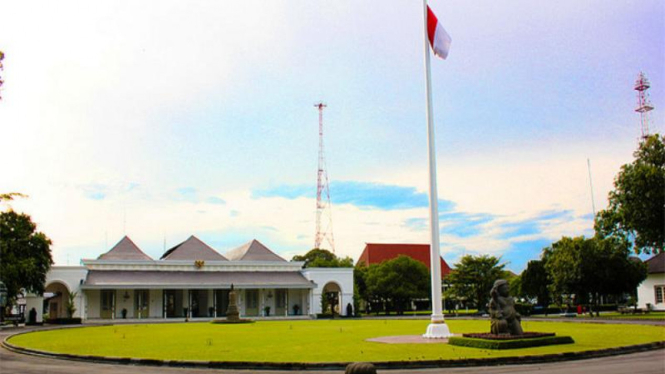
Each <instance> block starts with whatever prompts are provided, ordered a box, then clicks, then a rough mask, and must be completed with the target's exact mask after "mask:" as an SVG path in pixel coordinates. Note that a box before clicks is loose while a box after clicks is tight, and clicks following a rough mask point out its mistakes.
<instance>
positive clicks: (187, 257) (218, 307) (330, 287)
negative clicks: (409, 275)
mask: <svg viewBox="0 0 665 374" xmlns="http://www.w3.org/2000/svg"><path fill="white" fill-rule="evenodd" d="M81 263H82V266H76V267H70V266H67V267H64V266H55V267H53V268H52V269H51V270H50V271H49V273H48V274H47V281H46V292H45V295H47V300H46V304H47V307H46V313H48V318H49V319H53V318H62V317H67V315H66V313H67V304H68V303H69V302H70V300H72V301H73V303H74V306H75V307H76V312H75V313H74V315H73V316H74V317H80V318H82V319H84V320H97V319H100V320H117V319H147V318H150V319H162V318H163V319H169V318H180V319H196V318H220V317H224V316H225V315H226V310H227V308H228V295H229V291H230V289H231V287H233V288H234V289H235V290H236V292H237V295H238V300H237V302H238V307H239V309H240V314H241V316H243V317H250V318H251V317H287V316H315V315H316V314H317V313H320V312H321V302H320V298H321V294H322V293H325V292H338V299H339V305H338V306H337V308H338V310H339V312H340V314H341V315H345V314H346V305H347V304H348V303H351V304H352V303H353V269H352V268H341V269H328V268H307V269H303V264H304V263H302V262H289V261H286V260H285V259H283V258H281V257H280V256H278V255H277V254H275V253H274V252H272V251H271V250H270V249H268V248H267V247H265V246H264V245H263V244H261V243H260V242H259V241H257V240H252V241H250V242H249V243H247V244H245V245H243V246H241V247H238V248H236V249H234V250H232V251H230V252H228V253H226V254H225V255H224V256H223V255H221V254H219V253H218V252H216V251H215V250H214V249H212V248H211V247H209V246H208V245H207V244H205V243H203V242H202V241H201V240H199V239H198V238H196V237H194V236H191V237H190V238H189V239H187V240H186V241H184V242H182V243H180V244H178V245H177V246H175V247H173V248H171V249H169V250H168V251H166V252H165V253H164V255H163V256H162V257H161V258H160V259H159V260H154V259H152V258H150V257H149V256H148V255H146V254H145V253H144V252H143V251H141V250H140V249H139V248H138V246H136V244H134V242H133V241H132V240H131V239H129V238H128V237H124V238H123V239H122V240H121V241H120V242H118V244H116V245H115V246H114V247H113V248H111V249H110V250H109V251H108V252H106V253H104V254H102V255H101V256H99V257H98V258H97V259H84V260H82V261H81ZM71 295H73V296H71ZM33 299H34V298H33ZM36 299H39V298H36ZM39 303H40V302H39V300H32V301H31V306H29V307H28V309H30V307H32V306H34V305H39ZM36 309H37V310H38V321H40V320H42V319H43V316H42V315H41V308H36Z"/></svg>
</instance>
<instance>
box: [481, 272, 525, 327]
mask: <svg viewBox="0 0 665 374" xmlns="http://www.w3.org/2000/svg"><path fill="white" fill-rule="evenodd" d="M508 291H509V290H508V281H506V280H505V279H499V280H497V281H496V282H494V287H492V291H491V292H490V295H491V297H492V300H491V301H490V308H489V309H490V332H491V333H492V334H496V335H506V334H508V335H522V334H523V331H522V325H521V323H520V321H521V316H520V315H519V313H517V312H516V311H515V301H513V298H512V297H510V295H509V294H508Z"/></svg>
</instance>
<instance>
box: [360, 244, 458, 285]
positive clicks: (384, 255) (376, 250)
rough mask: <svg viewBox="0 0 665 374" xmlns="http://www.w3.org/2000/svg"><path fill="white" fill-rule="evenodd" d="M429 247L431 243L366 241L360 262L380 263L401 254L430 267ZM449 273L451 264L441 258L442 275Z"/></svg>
mask: <svg viewBox="0 0 665 374" xmlns="http://www.w3.org/2000/svg"><path fill="white" fill-rule="evenodd" d="M429 247H430V246H429V244H380V243H366V245H365V250H363V253H362V254H361V255H360V258H359V259H358V263H361V262H364V263H365V265H371V264H379V263H381V262H383V261H386V260H392V259H393V258H396V257H397V256H399V255H404V256H409V257H411V258H412V259H414V260H417V261H420V262H422V263H423V264H425V266H427V269H429V268H430V255H429ZM448 273H450V266H448V264H447V263H446V260H444V259H443V258H441V277H442V278H443V277H445V276H446V275H448Z"/></svg>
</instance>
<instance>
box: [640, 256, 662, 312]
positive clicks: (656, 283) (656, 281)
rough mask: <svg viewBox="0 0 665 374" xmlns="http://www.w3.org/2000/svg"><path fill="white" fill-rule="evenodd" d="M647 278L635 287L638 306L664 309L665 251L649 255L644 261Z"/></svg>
mask: <svg viewBox="0 0 665 374" xmlns="http://www.w3.org/2000/svg"><path fill="white" fill-rule="evenodd" d="M646 264H647V279H645V280H644V282H642V284H640V286H639V287H637V300H638V303H639V307H640V308H643V309H645V310H646V309H647V304H648V305H650V306H651V310H660V311H665V252H662V253H660V254H658V255H656V256H653V257H651V258H650V259H648V260H647V261H646Z"/></svg>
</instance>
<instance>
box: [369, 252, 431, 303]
mask: <svg viewBox="0 0 665 374" xmlns="http://www.w3.org/2000/svg"><path fill="white" fill-rule="evenodd" d="M365 282H366V285H367V291H366V292H367V295H368V297H369V299H370V300H373V301H380V302H382V303H384V304H386V306H387V307H386V311H388V310H390V309H394V310H395V311H396V312H397V313H398V314H403V313H404V311H405V310H407V309H408V306H409V304H410V303H411V301H412V300H414V299H424V298H427V297H429V294H430V277H429V270H428V269H427V266H425V265H424V264H422V263H421V262H419V261H416V260H414V259H412V258H411V257H408V256H403V255H400V256H398V257H396V258H394V259H392V260H388V261H383V262H382V263H380V264H372V265H370V267H369V268H368V270H367V276H366V280H365Z"/></svg>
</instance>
